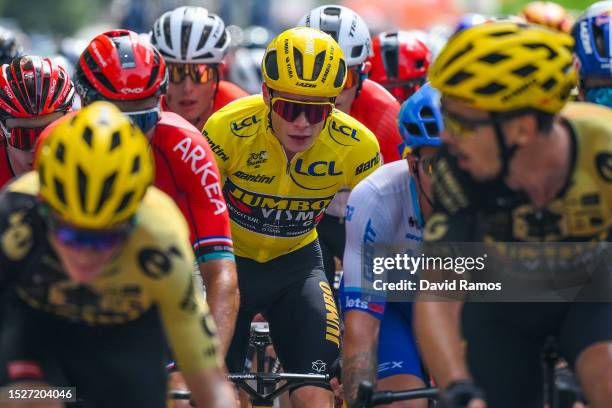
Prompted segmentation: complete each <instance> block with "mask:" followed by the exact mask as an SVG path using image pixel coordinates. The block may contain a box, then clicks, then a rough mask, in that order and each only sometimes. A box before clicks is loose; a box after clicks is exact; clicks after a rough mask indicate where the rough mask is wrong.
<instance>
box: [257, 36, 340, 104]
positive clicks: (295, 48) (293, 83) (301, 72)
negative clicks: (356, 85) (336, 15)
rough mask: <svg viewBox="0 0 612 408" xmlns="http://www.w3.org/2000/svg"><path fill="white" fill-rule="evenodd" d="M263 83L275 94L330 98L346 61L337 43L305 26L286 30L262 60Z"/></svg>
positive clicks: (338, 86) (333, 95)
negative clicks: (286, 93)
mask: <svg viewBox="0 0 612 408" xmlns="http://www.w3.org/2000/svg"><path fill="white" fill-rule="evenodd" d="M261 70H262V73H263V78H264V83H265V84H266V85H267V86H268V87H270V88H271V89H274V90H276V91H281V92H288V93H293V94H298V95H305V96H323V97H328V98H334V97H336V96H338V95H339V94H340V92H342V89H343V87H344V82H345V81H346V61H345V59H344V54H343V53H342V49H341V48H340V46H339V45H338V43H337V42H336V41H335V40H334V39H333V38H332V37H331V36H330V35H329V34H325V33H324V32H322V31H319V30H316V29H314V28H309V27H296V28H291V29H289V30H286V31H284V32H282V33H281V34H279V35H278V36H277V37H276V38H274V39H273V40H272V41H271V42H270V44H269V45H268V48H267V49H266V53H265V55H264V57H263V61H262V68H261Z"/></svg>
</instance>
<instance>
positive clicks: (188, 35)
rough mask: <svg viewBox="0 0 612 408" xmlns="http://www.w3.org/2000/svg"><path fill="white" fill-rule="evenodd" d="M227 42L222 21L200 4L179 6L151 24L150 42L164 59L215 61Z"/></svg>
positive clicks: (197, 62) (195, 61)
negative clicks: (196, 5)
mask: <svg viewBox="0 0 612 408" xmlns="http://www.w3.org/2000/svg"><path fill="white" fill-rule="evenodd" d="M229 43H230V38H229V33H228V32H227V31H226V30H225V23H223V20H221V18H220V17H219V16H217V15H215V14H212V13H209V12H208V10H206V9H205V8H202V7H179V8H176V9H174V10H172V11H168V12H166V13H164V14H162V16H161V17H160V18H158V19H157V21H155V24H153V31H152V32H151V44H153V45H154V46H155V47H156V48H157V49H158V50H159V52H160V53H161V54H162V55H163V57H164V59H165V60H166V62H179V63H186V64H218V63H220V62H221V61H222V60H223V57H224V56H225V53H226V52H227V48H228V46H229Z"/></svg>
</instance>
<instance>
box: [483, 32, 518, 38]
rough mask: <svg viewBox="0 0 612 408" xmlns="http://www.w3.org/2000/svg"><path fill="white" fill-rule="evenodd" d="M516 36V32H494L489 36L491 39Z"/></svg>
mask: <svg viewBox="0 0 612 408" xmlns="http://www.w3.org/2000/svg"><path fill="white" fill-rule="evenodd" d="M512 34H516V31H496V32H494V33H491V34H489V35H490V36H491V37H505V36H507V35H512Z"/></svg>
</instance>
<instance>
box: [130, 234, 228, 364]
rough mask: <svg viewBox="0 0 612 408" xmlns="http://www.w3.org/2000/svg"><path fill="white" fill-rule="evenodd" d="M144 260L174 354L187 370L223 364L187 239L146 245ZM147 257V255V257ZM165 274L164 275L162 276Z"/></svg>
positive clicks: (142, 255) (140, 256)
mask: <svg viewBox="0 0 612 408" xmlns="http://www.w3.org/2000/svg"><path fill="white" fill-rule="evenodd" d="M185 241H186V240H185ZM145 251H148V252H146V253H145V252H144V251H143V252H141V253H140V255H139V258H140V259H141V260H142V261H143V262H142V263H143V265H144V268H145V269H148V270H149V272H148V273H145V275H147V276H153V277H154V278H151V279H150V280H149V287H150V288H151V292H152V294H153V297H154V299H155V303H156V304H157V306H158V309H159V313H160V315H161V320H162V323H163V325H164V329H165V332H166V336H167V338H168V340H169V342H170V346H171V349H172V352H173V355H174V357H175V359H176V361H177V363H178V365H179V367H180V369H181V371H183V372H184V373H186V374H190V373H196V372H199V371H202V370H207V369H210V368H214V367H220V366H221V365H222V361H221V356H220V353H219V347H218V339H217V335H216V328H215V325H214V321H213V319H212V316H211V315H210V313H209V311H208V307H207V305H206V303H205V301H204V299H203V297H202V294H201V293H200V291H199V290H197V289H196V286H195V282H194V277H193V273H192V272H193V255H192V253H191V251H190V249H189V246H188V245H187V242H183V240H180V239H178V240H175V242H174V243H172V244H170V246H169V247H168V248H164V249H163V250H159V251H155V250H152V249H146V250H145ZM145 258H146V259H145ZM160 276H161V278H160Z"/></svg>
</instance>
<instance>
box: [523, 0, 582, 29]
mask: <svg viewBox="0 0 612 408" xmlns="http://www.w3.org/2000/svg"><path fill="white" fill-rule="evenodd" d="M519 16H521V17H523V18H524V19H525V20H527V21H528V22H530V23H533V24H540V25H543V26H546V27H550V28H553V29H555V30H559V31H562V32H564V33H568V34H569V32H570V31H571V30H572V25H573V24H574V22H573V21H572V16H571V15H570V14H569V13H568V12H567V10H566V9H565V8H563V6H560V5H559V4H557V3H553V2H552V1H532V2H531V3H528V4H527V5H526V6H525V7H523V9H522V10H521V12H520V13H519Z"/></svg>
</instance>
